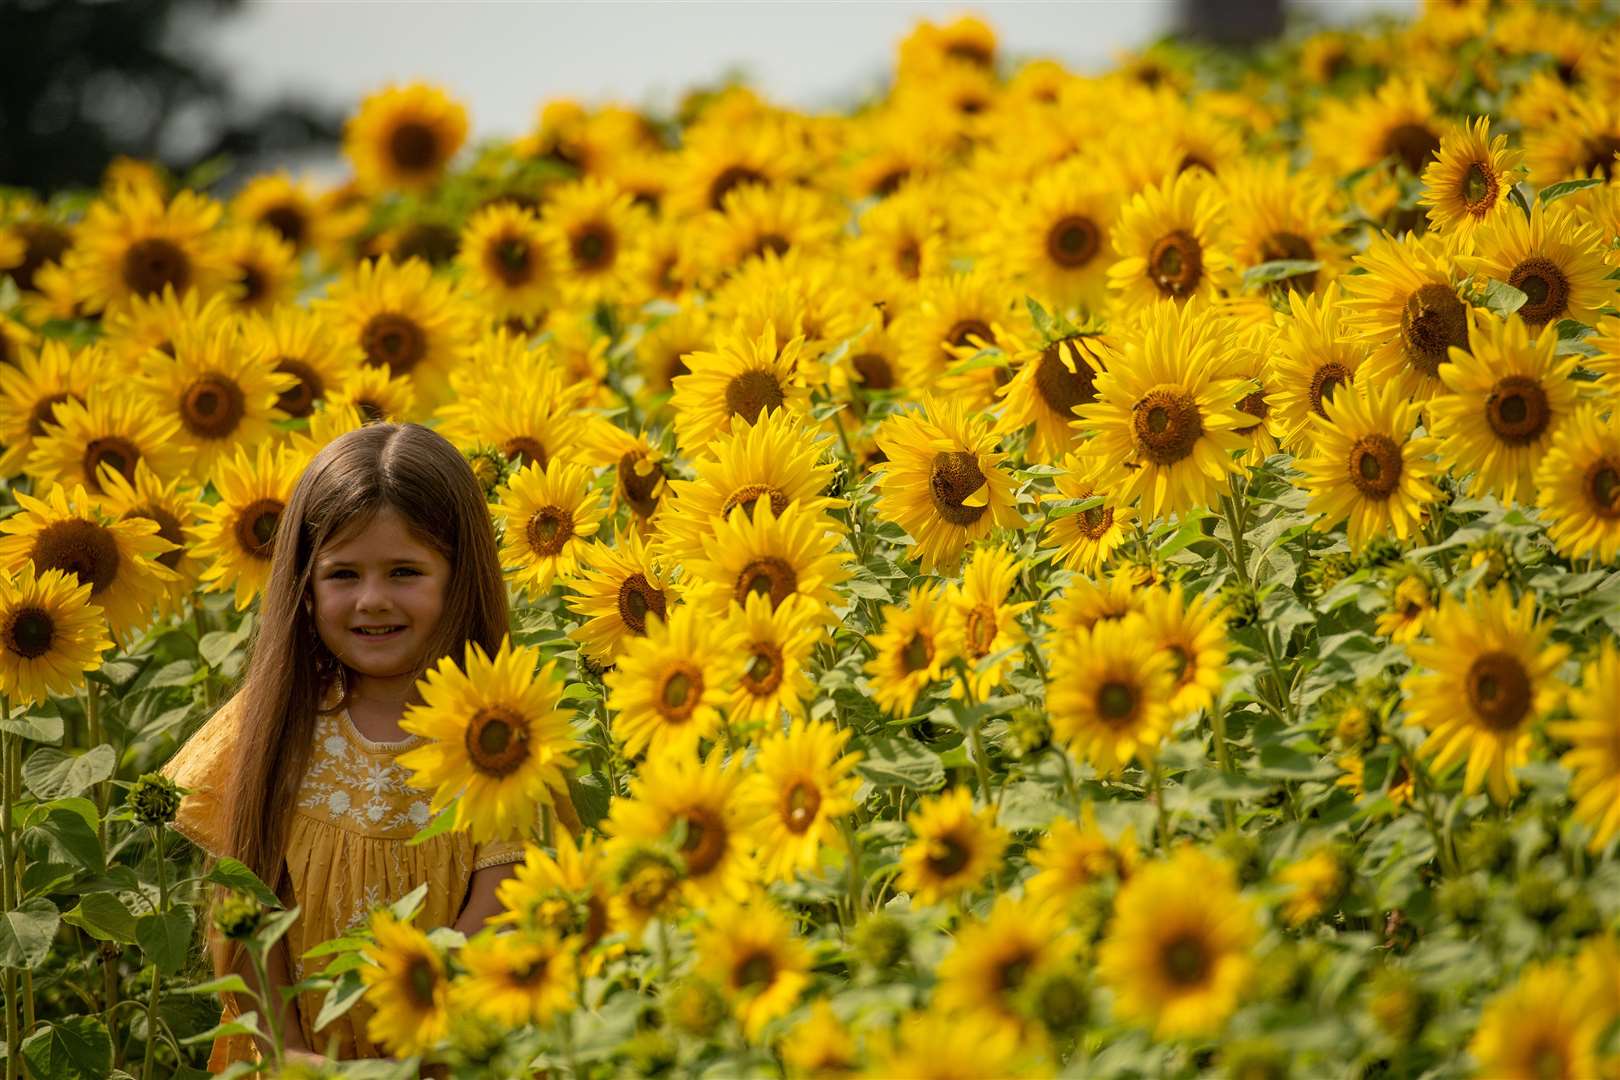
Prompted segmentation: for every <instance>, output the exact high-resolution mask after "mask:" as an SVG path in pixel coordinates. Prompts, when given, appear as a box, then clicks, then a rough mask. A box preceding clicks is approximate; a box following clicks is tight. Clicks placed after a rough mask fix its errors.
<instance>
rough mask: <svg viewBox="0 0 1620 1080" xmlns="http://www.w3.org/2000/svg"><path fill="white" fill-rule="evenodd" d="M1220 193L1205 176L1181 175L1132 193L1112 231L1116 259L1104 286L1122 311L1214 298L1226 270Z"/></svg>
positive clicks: (1228, 261) (1228, 262) (1191, 172)
mask: <svg viewBox="0 0 1620 1080" xmlns="http://www.w3.org/2000/svg"><path fill="white" fill-rule="evenodd" d="M1220 214H1221V189H1220V188H1219V187H1218V186H1217V185H1216V184H1215V183H1214V181H1213V180H1212V179H1211V178H1210V177H1209V175H1208V174H1207V173H1202V172H1199V171H1196V170H1189V171H1187V172H1182V173H1179V174H1178V175H1176V176H1175V177H1173V178H1171V179H1167V180H1165V181H1164V182H1163V183H1159V184H1154V185H1152V186H1150V187H1147V188H1145V189H1143V190H1142V191H1139V192H1137V194H1136V195H1135V196H1134V197H1133V198H1132V199H1131V201H1130V202H1128V203H1126V204H1125V208H1124V209H1123V210H1122V211H1121V212H1120V215H1119V224H1118V225H1116V226H1115V228H1114V249H1115V250H1116V251H1117V252H1118V253H1119V256H1120V257H1119V260H1118V261H1117V262H1115V263H1114V264H1113V265H1112V266H1110V267H1109V268H1108V284H1109V287H1110V288H1112V289H1113V290H1114V291H1115V292H1116V293H1117V294H1118V300H1119V303H1120V305H1121V306H1122V307H1123V308H1124V310H1125V311H1127V312H1132V311H1136V310H1138V309H1141V308H1146V307H1148V306H1149V305H1151V304H1154V303H1156V302H1158V301H1160V300H1169V301H1172V302H1174V303H1176V304H1182V303H1186V302H1187V301H1188V300H1190V299H1192V298H1193V297H1204V298H1206V299H1210V298H1213V297H1214V296H1215V295H1216V294H1217V292H1218V290H1219V288H1220V285H1221V282H1222V280H1223V279H1224V277H1225V276H1226V275H1227V274H1228V273H1229V271H1230V269H1231V258H1230V256H1229V255H1228V254H1227V252H1226V251H1225V250H1224V249H1223V248H1222V247H1221V246H1219V243H1218V240H1219V236H1220V231H1219V219H1220Z"/></svg>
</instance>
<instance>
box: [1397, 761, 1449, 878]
mask: <svg viewBox="0 0 1620 1080" xmlns="http://www.w3.org/2000/svg"><path fill="white" fill-rule="evenodd" d="M1391 741H1392V742H1393V743H1394V744H1395V745H1396V746H1398V747H1400V751H1401V757H1402V758H1404V759H1405V761H1406V771H1407V772H1409V773H1411V774H1412V803H1413V805H1414V806H1417V807H1418V810H1419V812H1420V813H1422V815H1423V821H1424V824H1426V825H1427V826H1428V827H1429V835H1430V836H1431V837H1433V839H1434V853H1435V856H1436V857H1437V858H1439V860H1440V869H1441V870H1442V871H1444V872H1445V874H1446V876H1447V877H1455V876H1456V874H1457V860H1456V858H1455V856H1453V855H1452V853H1451V845H1450V844H1449V843H1448V842H1447V838H1446V833H1445V831H1444V830H1443V829H1441V828H1440V819H1439V818H1437V817H1436V816H1435V813H1434V788H1433V785H1432V784H1431V783H1430V781H1429V775H1428V773H1427V772H1426V771H1425V770H1424V768H1423V765H1422V763H1421V762H1420V761H1418V759H1417V754H1416V752H1414V751H1413V749H1412V748H1411V747H1410V746H1408V745H1407V743H1406V740H1405V739H1403V738H1400V737H1399V736H1396V737H1395V738H1393V739H1391Z"/></svg>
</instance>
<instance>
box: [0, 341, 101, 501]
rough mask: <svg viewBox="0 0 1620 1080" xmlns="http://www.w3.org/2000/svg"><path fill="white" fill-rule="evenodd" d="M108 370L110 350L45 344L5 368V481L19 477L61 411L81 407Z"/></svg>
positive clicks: (0, 433)
mask: <svg viewBox="0 0 1620 1080" xmlns="http://www.w3.org/2000/svg"><path fill="white" fill-rule="evenodd" d="M108 366H109V359H108V356H107V352H106V350H105V349H104V348H103V347H102V346H100V345H90V346H88V347H86V348H83V349H80V350H78V351H74V350H73V349H72V348H71V347H70V346H69V345H68V344H67V342H65V341H58V340H51V341H46V342H44V343H42V344H41V346H40V349H39V351H38V352H37V353H36V352H34V351H32V350H29V351H27V352H24V353H22V354H21V355H20V356H18V357H17V359H16V362H15V363H10V364H0V444H4V446H5V451H4V453H0V475H4V476H6V477H12V476H16V475H17V474H18V473H20V472H22V471H23V466H24V465H25V464H26V463H27V461H28V457H29V455H30V454H32V453H33V450H34V442H35V440H37V439H39V438H40V437H41V436H43V435H44V434H45V428H46V425H48V424H54V423H56V407H57V406H58V405H61V404H64V403H66V402H70V401H74V402H78V403H80V404H81V405H82V404H83V403H84V400H85V399H86V398H87V397H89V396H90V391H91V388H92V387H93V386H95V385H97V382H98V376H99V375H100V373H101V372H103V371H104V370H106V369H107V367H108Z"/></svg>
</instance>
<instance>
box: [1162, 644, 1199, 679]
mask: <svg viewBox="0 0 1620 1080" xmlns="http://www.w3.org/2000/svg"><path fill="white" fill-rule="evenodd" d="M1164 651H1165V652H1167V653H1169V654H1170V673H1171V674H1172V675H1173V676H1175V684H1176V685H1177V686H1185V685H1186V684H1187V683H1188V682H1190V681H1192V676H1193V673H1192V666H1191V665H1190V664H1188V663H1187V650H1186V649H1183V648H1182V647H1181V646H1180V645H1171V646H1169V647H1167V648H1166V649H1165V650H1164Z"/></svg>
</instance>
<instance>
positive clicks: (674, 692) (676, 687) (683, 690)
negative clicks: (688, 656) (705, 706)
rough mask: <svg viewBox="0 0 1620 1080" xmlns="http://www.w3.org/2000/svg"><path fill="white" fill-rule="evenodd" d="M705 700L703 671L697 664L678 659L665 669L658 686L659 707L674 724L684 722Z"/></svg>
mask: <svg viewBox="0 0 1620 1080" xmlns="http://www.w3.org/2000/svg"><path fill="white" fill-rule="evenodd" d="M702 701H703V672H702V671H700V670H699V669H698V667H697V666H696V665H695V664H688V663H686V662H685V661H676V662H675V663H673V664H671V665H670V666H669V667H668V668H667V669H666V670H665V671H664V675H663V678H662V680H661V681H660V682H659V686H658V699H657V702H656V704H657V707H658V712H659V714H660V715H662V716H663V718H664V719H665V720H666V721H668V722H669V723H672V724H684V723H686V721H688V720H690V719H691V718H692V714H693V713H694V712H696V711H697V707H698V705H700V704H701V703H702Z"/></svg>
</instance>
